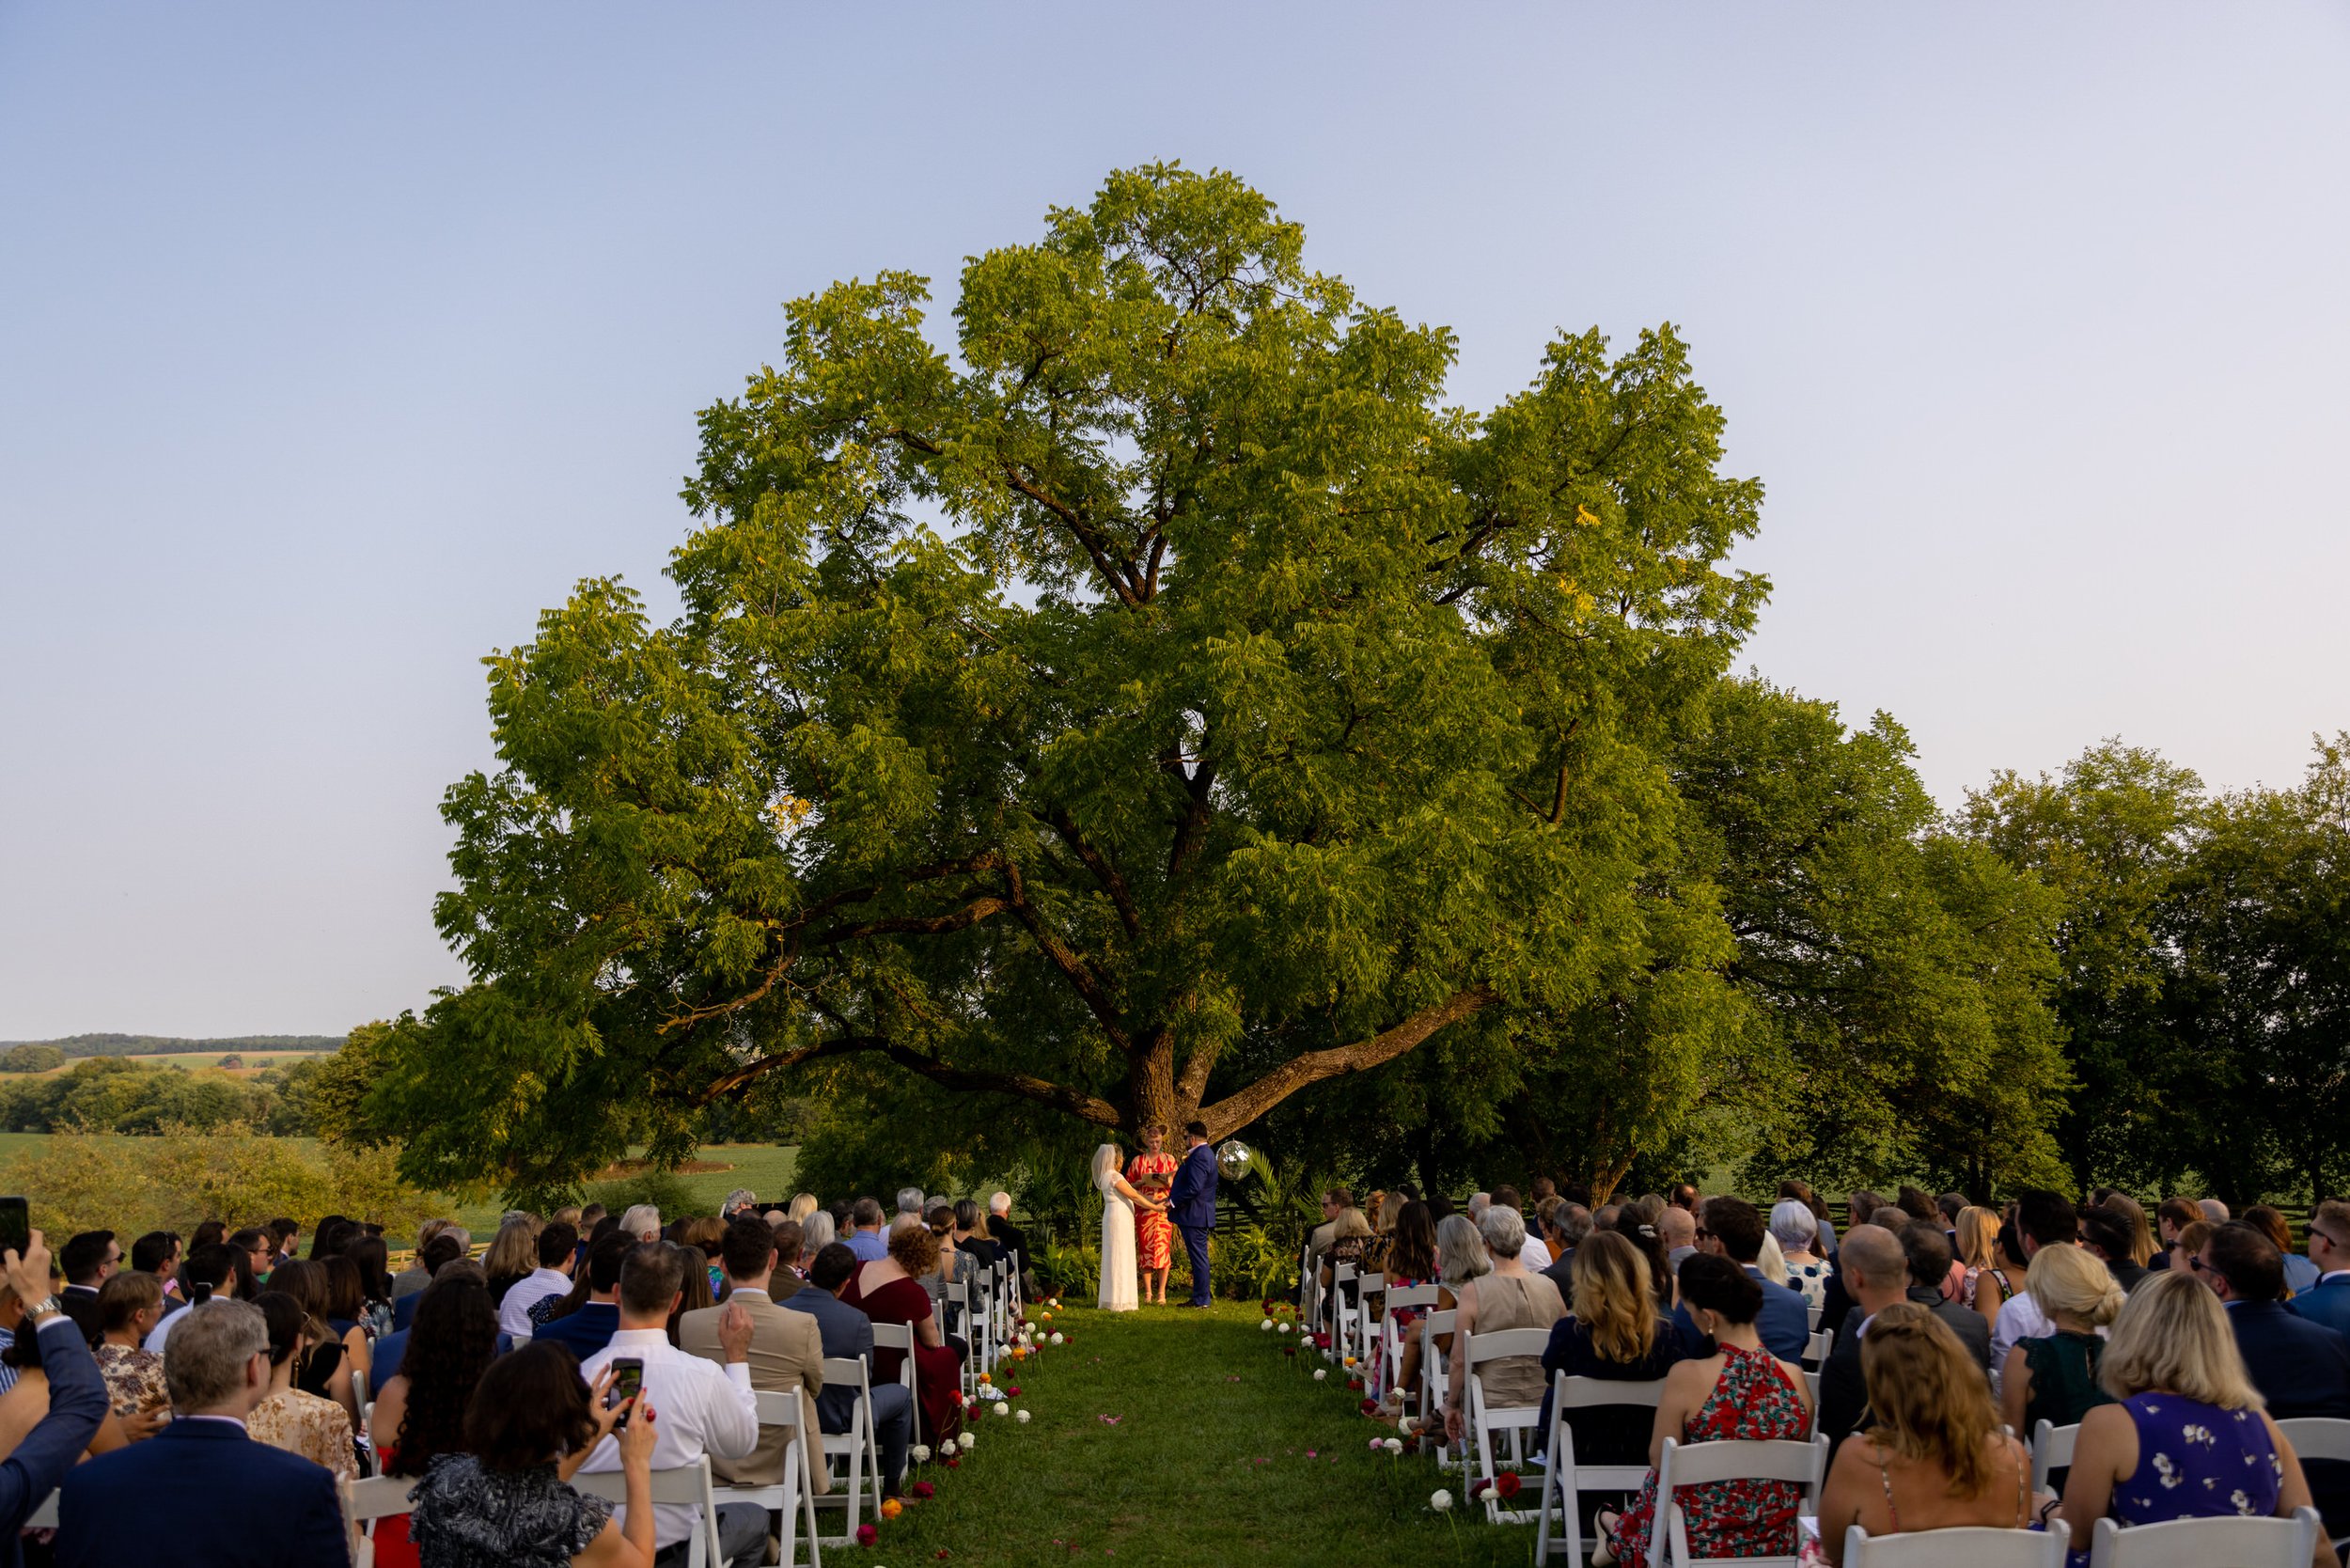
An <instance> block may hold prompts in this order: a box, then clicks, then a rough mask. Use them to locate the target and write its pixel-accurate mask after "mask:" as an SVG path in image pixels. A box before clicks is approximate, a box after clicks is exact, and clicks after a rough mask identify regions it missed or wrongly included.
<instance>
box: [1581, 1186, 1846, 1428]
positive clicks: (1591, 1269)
mask: <svg viewBox="0 0 2350 1568" xmlns="http://www.w3.org/2000/svg"><path fill="white" fill-rule="evenodd" d="M1808 1212H1809V1211H1807V1213H1808ZM1573 1267H1574V1270H1575V1279H1574V1287H1573V1288H1574V1297H1573V1300H1572V1302H1571V1303H1570V1311H1569V1315H1568V1316H1566V1317H1563V1318H1560V1319H1559V1321H1558V1322H1557V1323H1555V1324H1553V1325H1551V1329H1550V1343H1549V1345H1548V1346H1547V1347H1546V1348H1545V1349H1544V1350H1543V1379H1544V1382H1545V1385H1547V1383H1548V1380H1549V1379H1550V1378H1552V1377H1555V1376H1556V1375H1557V1374H1558V1373H1559V1372H1565V1373H1566V1374H1567V1375H1568V1376H1569V1377H1590V1378H1597V1379H1600V1380H1602V1381H1604V1382H1609V1383H1653V1382H1655V1381H1657V1380H1658V1379H1660V1378H1662V1377H1663V1376H1664V1375H1665V1374H1666V1373H1668V1372H1670V1371H1672V1369H1673V1368H1674V1367H1675V1366H1676V1365H1678V1364H1679V1363H1680V1362H1681V1361H1682V1360H1683V1359H1684V1356H1682V1352H1681V1341H1680V1338H1679V1337H1678V1336H1677V1335H1675V1334H1674V1333H1673V1331H1672V1323H1671V1321H1670V1320H1669V1319H1668V1318H1665V1317H1663V1316H1661V1315H1659V1314H1658V1312H1657V1310H1656V1292H1655V1288H1654V1286H1653V1284H1651V1282H1650V1280H1649V1277H1648V1273H1649V1265H1648V1259H1647V1257H1646V1256H1645V1255H1644V1254H1643V1253H1642V1252H1641V1251H1640V1249H1639V1248H1638V1247H1635V1246H1633V1245H1632V1244H1631V1243H1630V1242H1628V1241H1626V1240H1625V1239H1624V1238H1623V1237H1622V1236H1619V1235H1616V1234H1613V1233H1612V1232H1606V1231H1602V1232H1600V1233H1599V1234H1596V1235H1593V1236H1592V1237H1590V1239H1589V1240H1588V1241H1586V1242H1585V1243H1584V1244H1583V1245H1582V1246H1581V1247H1576V1248H1575V1254H1574V1260H1573ZM1550 1401H1551V1389H1550V1388H1548V1387H1547V1386H1545V1388H1543V1409H1542V1418H1541V1419H1540V1420H1538V1421H1537V1422H1536V1423H1535V1428H1534V1430H1535V1431H1537V1432H1548V1431H1549V1430H1550ZM1654 1414H1655V1413H1654V1412H1653V1410H1651V1409H1650V1408H1649V1407H1648V1406H1646V1405H1639V1404H1633V1405H1617V1404H1601V1405H1583V1406H1578V1407H1575V1408H1573V1409H1570V1410H1569V1411H1568V1412H1567V1427H1568V1430H1570V1431H1571V1432H1573V1433H1574V1435H1575V1463H1576V1464H1578V1465H1637V1464H1638V1463H1640V1461H1641V1459H1642V1457H1643V1456H1644V1455H1645V1454H1646V1453H1647V1452H1648V1439H1649V1433H1650V1430H1651V1429H1652V1428H1653V1426H1654V1424H1655V1422H1654Z"/></svg>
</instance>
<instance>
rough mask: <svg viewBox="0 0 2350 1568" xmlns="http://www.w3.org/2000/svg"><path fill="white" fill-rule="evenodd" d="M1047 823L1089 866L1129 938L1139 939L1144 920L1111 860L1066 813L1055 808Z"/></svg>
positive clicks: (1124, 881) (1123, 879)
mask: <svg viewBox="0 0 2350 1568" xmlns="http://www.w3.org/2000/svg"><path fill="white" fill-rule="evenodd" d="M1047 820H1048V821H1049V822H1051V823H1052V824H1053V831H1055V832H1056V833H1058V834H1059V835H1060V836H1061V839H1063V841H1065V842H1066V843H1067V844H1068V845H1069V847H1070V848H1071V849H1072V850H1073V851H1075V852H1076V855H1077V858H1078V859H1080V860H1082V861H1084V862H1085V863H1086V870H1089V871H1091V872H1092V873H1093V879H1094V880H1095V881H1096V882H1099V883H1100V884H1101V885H1102V890H1103V891H1104V892H1105V893H1107V894H1108V895H1109V896H1110V902H1112V903H1114V904H1116V905H1117V906H1118V921H1119V924H1120V925H1122V926H1124V927H1125V928H1126V934H1127V935H1128V936H1140V935H1141V934H1142V917H1141V916H1140V915H1139V914H1138V913H1137V912H1136V909H1135V896H1134V894H1133V892H1132V891H1131V890H1129V889H1128V887H1127V886H1126V879H1125V878H1124V877H1122V876H1120V875H1119V874H1118V868H1117V867H1115V866H1113V865H1111V864H1110V863H1109V857H1108V856H1106V855H1104V854H1103V853H1102V852H1101V851H1100V850H1097V849H1095V848H1094V847H1093V846H1092V845H1091V844H1089V843H1088V842H1087V841H1086V838H1085V835H1084V834H1082V833H1080V832H1078V831H1077V824H1076V823H1075V821H1074V820H1073V819H1072V818H1071V817H1070V815H1069V813H1068V812H1067V811H1065V810H1063V809H1061V808H1058V807H1056V808H1054V810H1053V813H1052V815H1051V816H1050V817H1049V818H1048V819H1047Z"/></svg>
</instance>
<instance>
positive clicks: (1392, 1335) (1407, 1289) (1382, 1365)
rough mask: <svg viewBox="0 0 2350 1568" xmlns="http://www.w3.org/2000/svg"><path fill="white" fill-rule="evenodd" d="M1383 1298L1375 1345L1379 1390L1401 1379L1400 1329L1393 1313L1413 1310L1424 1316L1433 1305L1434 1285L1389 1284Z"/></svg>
mask: <svg viewBox="0 0 2350 1568" xmlns="http://www.w3.org/2000/svg"><path fill="white" fill-rule="evenodd" d="M1386 1300H1387V1316H1385V1317H1383V1318H1381V1319H1380V1320H1379V1346H1378V1350H1377V1353H1376V1354H1377V1359H1378V1362H1379V1387H1380V1388H1383V1389H1384V1388H1396V1387H1397V1386H1399V1385H1400V1384H1401V1383H1402V1378H1403V1329H1402V1325H1399V1324H1398V1323H1397V1322H1396V1321H1395V1320H1396V1314H1397V1313H1399V1312H1402V1311H1405V1310H1413V1311H1418V1313H1419V1314H1420V1315H1421V1316H1422V1317H1425V1316H1427V1314H1428V1313H1429V1312H1430V1311H1431V1310H1433V1309H1434V1307H1435V1305H1436V1287H1435V1286H1434V1285H1397V1286H1391V1287H1389V1288H1388V1291H1387V1297H1386Z"/></svg>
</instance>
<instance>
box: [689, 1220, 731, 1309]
mask: <svg viewBox="0 0 2350 1568" xmlns="http://www.w3.org/2000/svg"><path fill="white" fill-rule="evenodd" d="M726 1233H727V1222H726V1221H725V1220H723V1219H720V1218H719V1217H718V1216H717V1215H694V1216H693V1217H692V1218H690V1219H682V1220H679V1221H678V1225H677V1240H678V1245H680V1246H681V1247H692V1248H694V1250H696V1251H697V1252H699V1253H700V1254H701V1255H702V1256H703V1257H704V1258H705V1259H707V1260H709V1262H708V1264H707V1266H706V1268H705V1271H704V1277H705V1278H707V1279H708V1280H709V1282H710V1294H711V1295H712V1297H713V1298H715V1297H716V1296H718V1295H719V1294H721V1293H723V1292H724V1291H725V1289H726V1271H725V1270H724V1269H722V1268H721V1267H719V1264H718V1243H719V1241H720V1239H721V1238H723V1237H724V1236H725V1235H726Z"/></svg>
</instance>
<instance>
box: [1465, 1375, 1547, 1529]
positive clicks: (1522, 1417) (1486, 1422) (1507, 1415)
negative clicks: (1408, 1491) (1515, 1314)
mask: <svg viewBox="0 0 2350 1568" xmlns="http://www.w3.org/2000/svg"><path fill="white" fill-rule="evenodd" d="M1549 1348H1550V1330H1549V1329H1547V1328H1503V1329H1497V1330H1495V1331H1492V1332H1489V1333H1483V1334H1463V1335H1462V1336H1461V1337H1460V1341H1459V1343H1457V1344H1456V1345H1455V1346H1454V1347H1453V1349H1454V1352H1455V1354H1457V1355H1458V1356H1460V1357H1461V1358H1462V1361H1461V1373H1462V1377H1461V1381H1462V1386H1463V1388H1464V1390H1465V1393H1466V1396H1467V1400H1468V1411H1467V1419H1468V1426H1469V1436H1470V1441H1471V1443H1472V1444H1473V1446H1474V1447H1475V1448H1476V1450H1477V1468H1476V1469H1475V1471H1474V1472H1472V1473H1473V1474H1475V1475H1478V1476H1494V1475H1497V1474H1499V1473H1500V1472H1499V1470H1498V1469H1497V1468H1496V1466H1495V1464H1494V1437H1495V1435H1496V1434H1502V1433H1506V1434H1508V1435H1509V1440H1510V1443H1509V1448H1510V1465H1511V1466H1512V1467H1513V1468H1514V1467H1518V1466H1524V1465H1525V1464H1526V1463H1527V1462H1528V1460H1529V1459H1531V1458H1532V1456H1533V1450H1531V1448H1530V1447H1529V1446H1528V1444H1527V1442H1526V1435H1527V1434H1528V1433H1529V1432H1532V1431H1533V1430H1534V1429H1535V1428H1536V1427H1537V1426H1539V1425H1541V1424H1542V1419H1543V1409H1542V1406H1541V1405H1539V1404H1492V1403H1487V1401H1486V1399H1485V1377H1484V1372H1482V1370H1481V1369H1483V1368H1484V1367H1486V1366H1489V1365H1491V1364H1492V1363H1493V1362H1496V1361H1500V1360H1505V1359H1510V1358H1514V1357H1539V1356H1541V1355H1542V1354H1543V1351H1545V1350H1547V1349H1549ZM1485 1516H1486V1517H1487V1518H1489V1519H1492V1520H1494V1521H1496V1522H1497V1523H1504V1524H1512V1525H1520V1524H1524V1523H1526V1522H1527V1521H1528V1519H1529V1518H1530V1517H1532V1515H1530V1514H1528V1513H1527V1512H1526V1511H1525V1510H1523V1509H1509V1510H1505V1509H1503V1508H1502V1506H1501V1499H1500V1498H1499V1497H1496V1496H1493V1495H1492V1494H1490V1493H1489V1494H1487V1496H1486V1499H1485Z"/></svg>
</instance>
